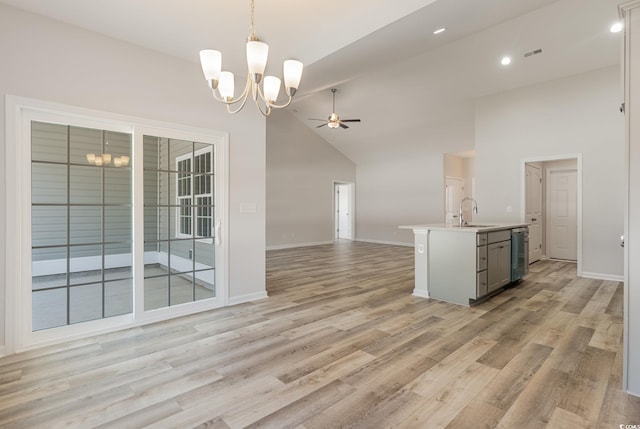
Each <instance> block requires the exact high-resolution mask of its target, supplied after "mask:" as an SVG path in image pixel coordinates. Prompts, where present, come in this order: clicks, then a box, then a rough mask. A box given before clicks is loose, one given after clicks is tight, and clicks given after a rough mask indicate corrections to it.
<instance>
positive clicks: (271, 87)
mask: <svg viewBox="0 0 640 429" xmlns="http://www.w3.org/2000/svg"><path fill="white" fill-rule="evenodd" d="M280 84H281V81H280V79H278V78H277V77H275V76H265V78H264V84H263V86H264V98H265V100H266V101H267V103H269V104H273V103H275V102H276V100H277V99H278V94H280Z"/></svg>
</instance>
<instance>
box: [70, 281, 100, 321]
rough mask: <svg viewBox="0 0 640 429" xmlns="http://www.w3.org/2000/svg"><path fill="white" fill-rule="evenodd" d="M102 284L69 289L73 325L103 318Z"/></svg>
mask: <svg viewBox="0 0 640 429" xmlns="http://www.w3.org/2000/svg"><path fill="white" fill-rule="evenodd" d="M102 302H103V301H102V283H93V284H88V285H81V286H74V287H72V288H70V289H69V308H70V311H69V319H70V322H71V323H78V322H87V321H89V320H96V319H101V318H102Z"/></svg>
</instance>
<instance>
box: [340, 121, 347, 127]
mask: <svg viewBox="0 0 640 429" xmlns="http://www.w3.org/2000/svg"><path fill="white" fill-rule="evenodd" d="M340 127H342V128H344V129H347V128H349V127H347V126H346V125H345V124H343V123H342V121H340Z"/></svg>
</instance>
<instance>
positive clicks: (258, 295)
mask: <svg viewBox="0 0 640 429" xmlns="http://www.w3.org/2000/svg"><path fill="white" fill-rule="evenodd" d="M265 298H269V295H267V291H260V292H255V293H249V294H246V295H240V296H232V297H230V298H229V304H228V305H237V304H243V303H245V302H251V301H257V300H259V299H265Z"/></svg>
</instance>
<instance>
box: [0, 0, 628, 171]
mask: <svg viewBox="0 0 640 429" xmlns="http://www.w3.org/2000/svg"><path fill="white" fill-rule="evenodd" d="M619 1H620V0H402V1H398V0H376V1H375V2H372V1H370V0H350V1H344V0H324V1H323V2H312V1H301V0H256V6H255V7H256V10H255V20H256V33H257V35H258V36H259V37H260V38H261V39H262V40H264V41H265V42H267V43H269V45H270V60H269V67H268V72H269V73H271V74H276V75H278V74H281V70H280V68H281V66H280V64H281V62H282V60H284V59H286V58H289V57H291V58H296V59H299V60H301V61H302V62H303V63H305V66H306V67H305V72H304V75H303V81H302V85H301V87H300V91H299V93H298V94H297V95H296V101H295V102H294V104H293V105H292V106H291V107H290V108H289V109H291V111H292V112H293V113H294V115H296V116H297V117H298V118H299V119H300V120H302V121H303V122H305V123H306V124H307V125H308V126H310V127H312V128H313V129H314V130H315V126H316V125H317V124H318V123H317V122H312V121H308V120H307V118H311V117H313V118H324V117H327V116H329V114H330V113H331V93H330V92H329V90H328V89H329V88H331V87H334V86H335V87H338V89H339V92H338V93H337V96H336V107H337V111H338V113H339V114H340V116H341V117H343V118H347V117H358V118H361V119H362V121H363V122H362V123H361V124H356V125H353V126H352V127H351V128H349V129H348V130H341V129H338V130H330V129H328V128H327V127H323V128H320V129H318V130H316V131H317V132H318V133H319V135H321V136H322V137H323V138H325V139H326V140H327V141H329V142H330V143H332V144H334V146H336V147H337V148H338V149H339V150H341V151H342V152H343V153H345V154H346V155H347V156H349V157H350V158H351V159H353V160H354V161H355V162H363V161H367V160H369V159H371V158H372V156H374V155H373V154H375V153H378V154H379V156H385V155H384V148H385V147H388V146H389V145H388V144H387V143H388V140H389V136H393V135H396V136H397V135H405V134H407V132H409V130H412V129H418V128H420V127H423V126H424V125H425V124H426V125H429V124H433V126H434V127H437V124H438V123H446V122H447V121H452V120H455V118H456V116H460V115H462V116H464V115H469V114H471V113H472V107H473V104H472V103H473V99H474V98H476V97H479V96H483V95H487V94H492V93H496V92H500V91H504V90H508V89H512V88H516V87H520V86H524V85H530V84H534V83H537V82H542V81H545V80H549V79H554V78H559V77H563V76H569V75H572V74H577V73H581V72H584V71H588V70H594V69H598V68H602V67H606V66H611V65H614V64H617V63H618V62H619V56H620V35H619V34H618V35H614V34H611V33H609V31H608V28H609V26H610V25H611V23H612V22H614V21H615V20H617V9H616V5H617V3H619ZM0 3H5V4H9V5H12V6H14V7H17V8H20V9H24V10H27V11H31V12H34V13H37V14H41V15H45V16H49V17H52V18H54V19H57V20H60V21H63V22H66V23H69V24H72V25H76V26H79V27H82V28H86V29H89V30H92V31H96V32H98V33H102V34H105V35H107V36H110V37H114V38H116V39H121V40H124V41H127V42H130V43H133V44H136V45H140V46H143V47H146V48H149V49H153V50H156V51H159V52H163V53H166V54H168V55H171V56H175V57H179V58H182V59H185V60H188V61H192V62H193V63H194V67H198V68H199V65H198V63H197V62H198V51H199V50H200V49H204V48H214V49H220V50H221V51H222V52H223V68H225V69H230V70H234V71H235V72H236V74H237V75H238V76H239V78H240V79H242V76H244V73H243V71H244V70H245V67H246V66H245V65H244V41H245V38H246V36H247V34H248V26H249V1H248V0H246V1H243V0H183V1H179V2H178V1H175V0H135V1H131V0H91V1H87V0H56V1H51V0H0ZM439 27H446V28H447V31H446V32H444V33H442V34H440V35H438V36H434V35H433V34H432V32H433V30H435V29H436V28H439ZM537 48H541V49H543V53H542V54H541V55H537V56H534V57H530V58H526V59H525V58H523V53H524V52H527V51H530V50H533V49H537ZM505 54H510V55H512V56H513V57H514V61H513V63H512V65H511V66H510V67H508V68H505V67H502V66H500V64H499V59H500V57H501V56H502V55H505ZM206 90H207V89H206V86H204V83H203V91H206ZM212 102H213V101H212ZM247 108H250V106H249V107H247ZM240 114H242V113H240Z"/></svg>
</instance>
